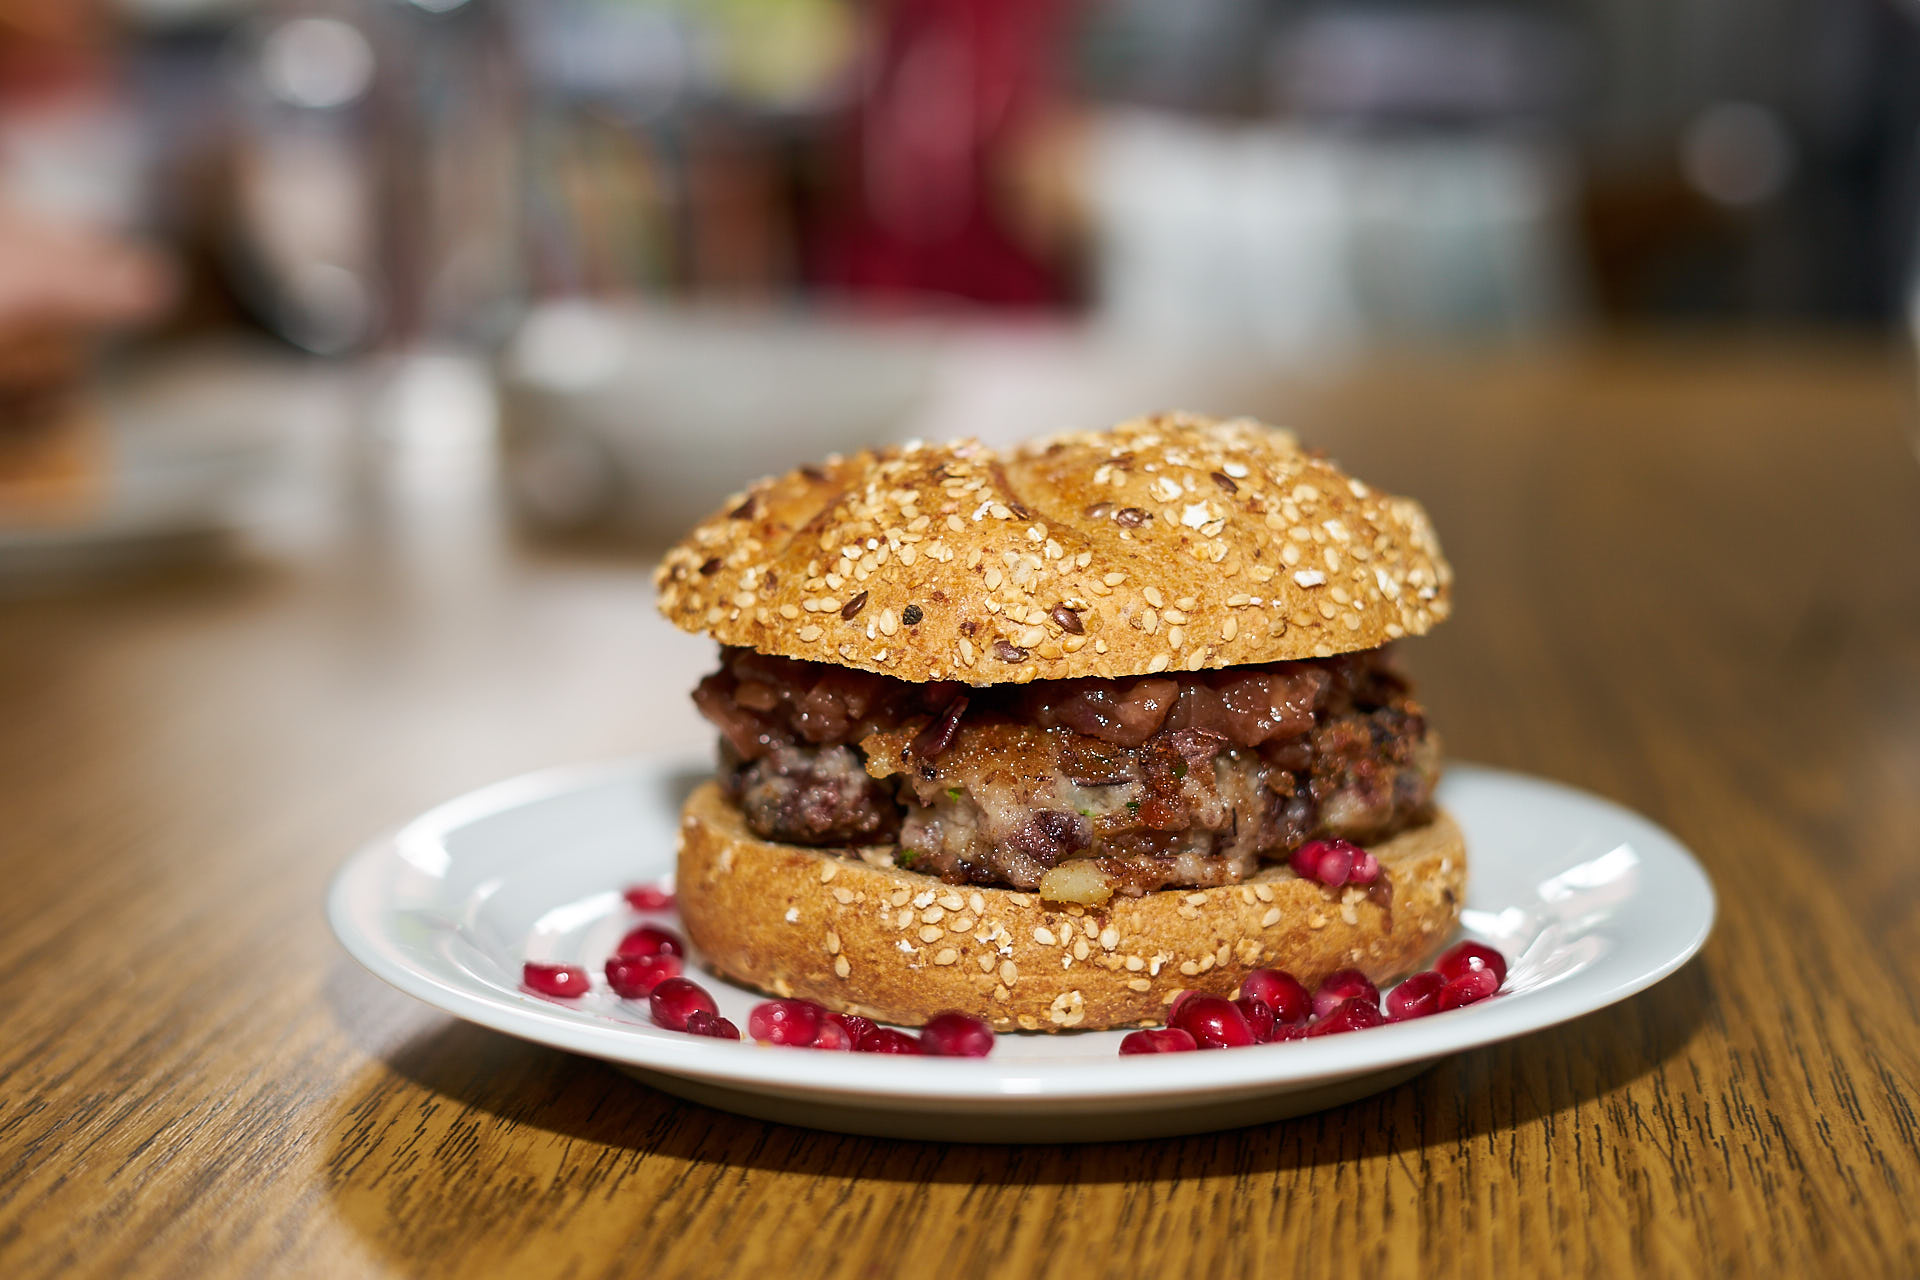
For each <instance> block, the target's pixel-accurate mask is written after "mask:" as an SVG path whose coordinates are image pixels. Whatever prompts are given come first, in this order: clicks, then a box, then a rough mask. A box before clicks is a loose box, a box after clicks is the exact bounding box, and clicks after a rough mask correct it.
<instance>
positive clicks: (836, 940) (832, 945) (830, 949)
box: [827, 929, 840, 956]
mask: <svg viewBox="0 0 1920 1280" xmlns="http://www.w3.org/2000/svg"><path fill="white" fill-rule="evenodd" d="M827 954H828V955H830V956H837V955H839V954H840V935H839V934H837V933H835V932H834V931H833V930H831V929H829V930H827Z"/></svg>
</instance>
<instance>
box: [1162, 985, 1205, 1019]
mask: <svg viewBox="0 0 1920 1280" xmlns="http://www.w3.org/2000/svg"><path fill="white" fill-rule="evenodd" d="M1199 994H1200V993H1199V992H1198V991H1181V992H1178V993H1176V994H1175V995H1174V997H1173V1003H1172V1004H1171V1005H1169V1006H1168V1007H1167V1025H1168V1026H1172V1025H1173V1020H1174V1019H1175V1018H1177V1017H1179V1016H1180V1010H1181V1008H1182V1007H1183V1006H1184V1005H1185V1004H1186V1003H1187V1001H1189V1000H1191V999H1193V998H1194V997H1195V996H1197V995H1199Z"/></svg>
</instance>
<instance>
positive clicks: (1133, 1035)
mask: <svg viewBox="0 0 1920 1280" xmlns="http://www.w3.org/2000/svg"><path fill="white" fill-rule="evenodd" d="M1199 1047H1200V1046H1199V1045H1198V1044H1197V1043H1195V1041H1194V1038H1193V1037H1192V1036H1190V1035H1188V1034H1187V1033H1186V1032H1184V1031H1182V1030H1181V1029H1180V1028H1178V1027H1154V1028H1151V1029H1150V1030H1147V1031H1129V1032H1127V1038H1126V1039H1124V1040H1122V1041H1121V1042H1120V1052H1121V1053H1123V1054H1134V1053H1191V1052H1192V1051H1193V1050H1195V1049H1198V1048H1199Z"/></svg>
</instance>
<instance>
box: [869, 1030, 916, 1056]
mask: <svg viewBox="0 0 1920 1280" xmlns="http://www.w3.org/2000/svg"><path fill="white" fill-rule="evenodd" d="M853 1048H854V1052H856V1053H907V1054H915V1055H918V1054H921V1053H924V1052H925V1050H923V1049H921V1047H920V1042H919V1041H918V1040H915V1039H914V1038H913V1037H912V1036H910V1035H908V1034H906V1033H905V1032H903V1031H895V1030H894V1029H893V1028H891V1027H875V1028H874V1029H873V1030H871V1031H869V1032H868V1033H867V1034H866V1035H864V1036H861V1037H860V1042H859V1043H858V1044H856V1045H854V1046H853Z"/></svg>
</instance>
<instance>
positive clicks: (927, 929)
mask: <svg viewBox="0 0 1920 1280" xmlns="http://www.w3.org/2000/svg"><path fill="white" fill-rule="evenodd" d="M945 936H946V935H945V933H944V932H942V931H941V930H940V929H938V928H935V927H934V926H933V925H930V924H923V925H921V926H920V941H922V942H938V941H940V939H941V938H943V937H945Z"/></svg>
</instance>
